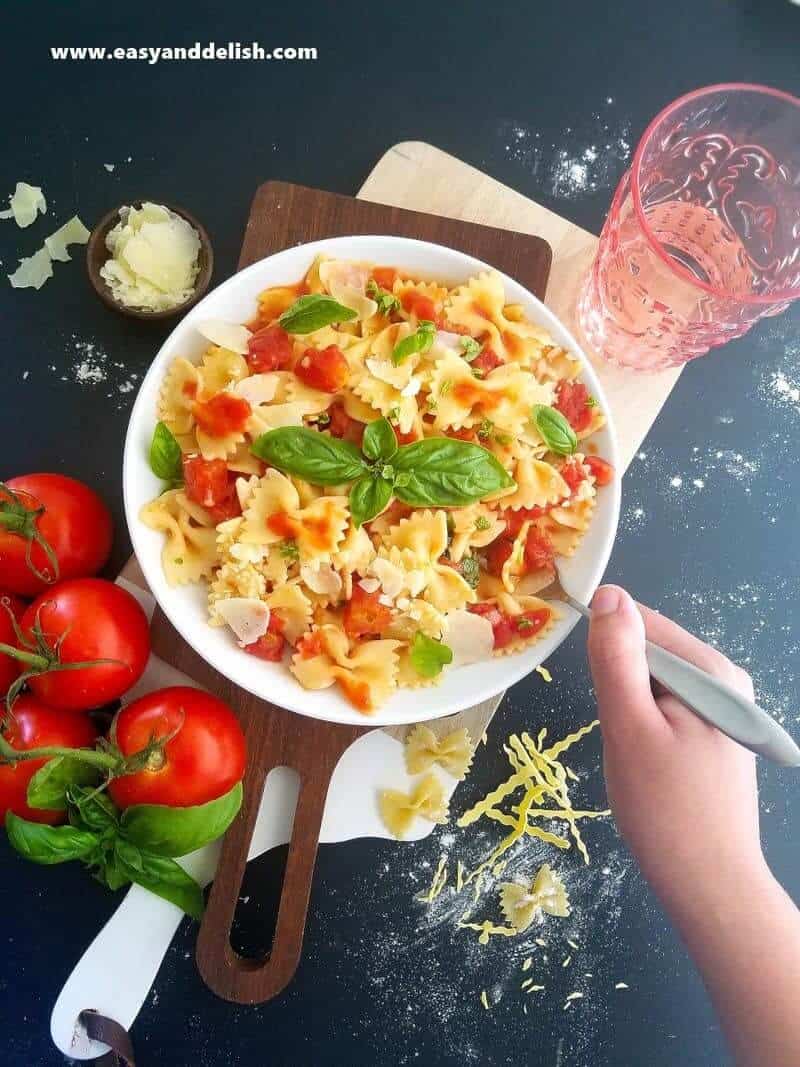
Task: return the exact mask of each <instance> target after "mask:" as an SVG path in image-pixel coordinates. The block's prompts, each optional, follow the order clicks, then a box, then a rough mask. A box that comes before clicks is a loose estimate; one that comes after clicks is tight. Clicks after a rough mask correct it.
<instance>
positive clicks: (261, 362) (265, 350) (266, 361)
mask: <svg viewBox="0 0 800 1067" xmlns="http://www.w3.org/2000/svg"><path fill="white" fill-rule="evenodd" d="M245 359H246V360H247V365H248V367H249V368H250V370H251V371H252V372H253V374H264V373H265V372H266V371H273V370H284V369H285V368H286V367H288V366H289V364H290V363H291V361H292V339H291V338H290V337H289V334H288V333H287V332H286V330H284V329H283V327H281V326H278V324H277V323H276V324H275V325H273V326H265V327H264V328H263V329H262V330H258V331H257V332H256V333H254V334H253V336H252V337H251V338H250V340H249V341H248V342H247V355H246V357H245Z"/></svg>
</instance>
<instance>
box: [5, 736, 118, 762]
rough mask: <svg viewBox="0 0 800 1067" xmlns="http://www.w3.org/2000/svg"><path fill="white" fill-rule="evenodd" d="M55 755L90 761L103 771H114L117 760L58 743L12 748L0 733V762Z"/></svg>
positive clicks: (110, 756)
mask: <svg viewBox="0 0 800 1067" xmlns="http://www.w3.org/2000/svg"><path fill="white" fill-rule="evenodd" d="M57 756H69V757H70V759H77V760H80V761H81V762H82V763H90V764H91V765H92V766H93V767H98V768H100V770H103V771H114V770H116V769H117V768H118V766H119V760H118V759H117V757H116V756H112V755H111V754H110V753H108V752H96V751H95V750H94V749H91V748H61V747H60V746H58V745H44V746H42V747H41V748H28V749H25V750H20V749H17V748H14V747H13V746H12V745H10V744H9V743H8V741H6V739H5V737H3V735H2V733H0V763H20V762H23V761H25V760H32V759H54V758H55V757H57Z"/></svg>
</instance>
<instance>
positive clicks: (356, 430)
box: [328, 404, 364, 448]
mask: <svg viewBox="0 0 800 1067" xmlns="http://www.w3.org/2000/svg"><path fill="white" fill-rule="evenodd" d="M328 414H329V415H330V419H331V421H330V423H329V424H328V429H329V430H330V432H331V435H332V436H333V437H340V438H342V440H344V441H351V442H352V443H353V444H355V445H358V446H359V448H360V447H361V440H362V438H363V436H364V423H363V422H358V420H357V419H351V418H350V416H349V415H348V414H347V412H346V411H345V410H344V406H343V405H342V404H332V405H331V406H330V407H329V408H328Z"/></svg>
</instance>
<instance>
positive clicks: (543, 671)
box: [536, 666, 553, 682]
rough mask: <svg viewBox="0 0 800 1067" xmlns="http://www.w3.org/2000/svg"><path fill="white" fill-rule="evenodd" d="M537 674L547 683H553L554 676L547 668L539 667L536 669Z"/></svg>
mask: <svg viewBox="0 0 800 1067" xmlns="http://www.w3.org/2000/svg"><path fill="white" fill-rule="evenodd" d="M536 673H537V674H541V676H542V678H544V680H545V681H546V682H552V680H553V676H552V674H551V673H550V671H548V669H547V667H542V666H539V667H537V668H536Z"/></svg>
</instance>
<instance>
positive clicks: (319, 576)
mask: <svg viewBox="0 0 800 1067" xmlns="http://www.w3.org/2000/svg"><path fill="white" fill-rule="evenodd" d="M300 578H301V579H302V581H304V582H305V584H306V585H307V586H308V588H309V589H310V590H311V592H312V593H319V594H320V595H321V596H329V597H338V595H339V593H341V591H342V579H341V577H340V576H339V575H338V574H337V573H336V571H335V570H334V569H333V567H331V565H330V564H329V563H322V564H320V566H319V567H313V566H312V565H311V564H310V563H304V564H303V565H302V566H301V568H300Z"/></svg>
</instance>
